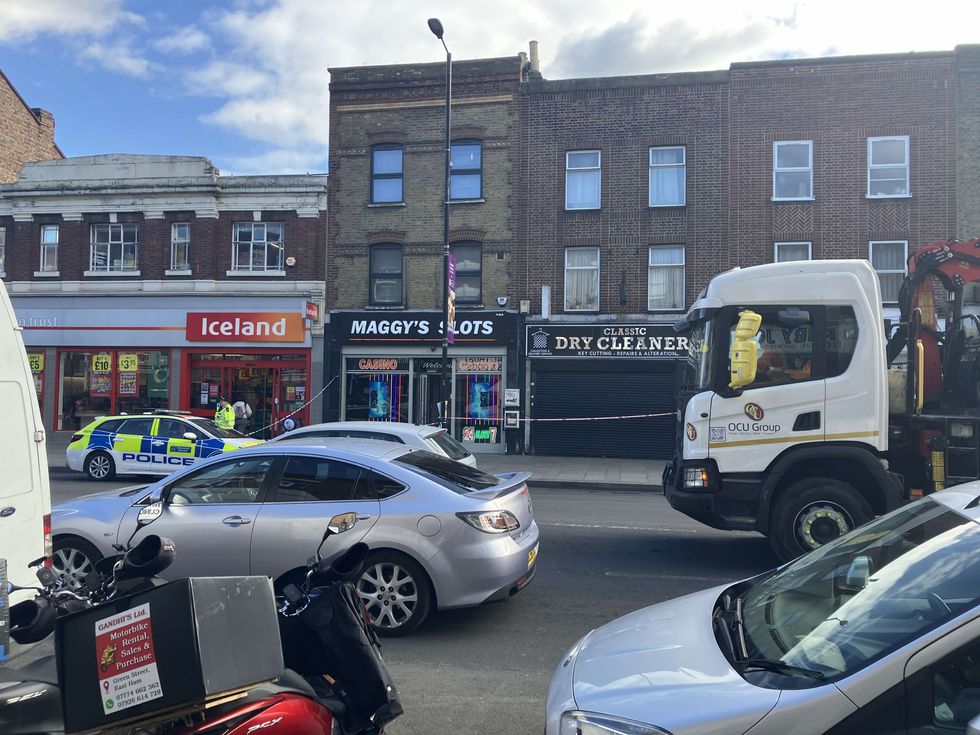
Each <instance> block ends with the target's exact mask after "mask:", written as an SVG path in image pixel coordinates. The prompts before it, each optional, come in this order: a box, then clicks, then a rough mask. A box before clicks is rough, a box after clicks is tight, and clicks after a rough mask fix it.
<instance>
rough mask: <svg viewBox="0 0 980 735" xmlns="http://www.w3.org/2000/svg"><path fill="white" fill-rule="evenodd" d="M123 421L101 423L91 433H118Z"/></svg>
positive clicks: (113, 420)
mask: <svg viewBox="0 0 980 735" xmlns="http://www.w3.org/2000/svg"><path fill="white" fill-rule="evenodd" d="M123 421H125V419H108V420H107V421H103V422H102V423H101V424H99V425H98V426H96V427H95V428H94V429H92V431H105V432H108V433H113V432H118V431H119V427H120V426H122V425H123Z"/></svg>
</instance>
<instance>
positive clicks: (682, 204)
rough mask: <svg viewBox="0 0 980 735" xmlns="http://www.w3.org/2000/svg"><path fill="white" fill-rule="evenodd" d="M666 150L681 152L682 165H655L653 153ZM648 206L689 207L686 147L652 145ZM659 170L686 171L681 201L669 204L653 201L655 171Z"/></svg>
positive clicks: (648, 175)
mask: <svg viewBox="0 0 980 735" xmlns="http://www.w3.org/2000/svg"><path fill="white" fill-rule="evenodd" d="M664 150H679V151H680V152H681V153H682V154H683V156H682V160H681V162H680V163H654V162H653V152H654V151H664ZM647 164H648V166H649V171H648V172H647V205H648V206H650V207H686V206H687V146H686V145H652V146H650V148H649V149H648V150H647ZM657 168H679V169H681V170H683V171H684V186H683V188H682V189H681V200H680V201H679V202H670V203H667V204H658V203H656V202H654V201H653V170H654V169H657Z"/></svg>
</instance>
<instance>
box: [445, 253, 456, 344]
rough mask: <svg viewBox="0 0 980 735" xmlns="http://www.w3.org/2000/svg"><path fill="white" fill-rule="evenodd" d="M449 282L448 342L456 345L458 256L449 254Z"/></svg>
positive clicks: (447, 297)
mask: <svg viewBox="0 0 980 735" xmlns="http://www.w3.org/2000/svg"><path fill="white" fill-rule="evenodd" d="M446 278H447V279H448V281H449V289H448V291H447V292H446V300H447V302H448V306H447V308H446V322H447V323H448V324H449V329H447V330H446V341H447V342H448V343H449V344H451V345H452V344H456V256H455V255H453V254H452V253H450V254H449V273H448V275H447V276H446Z"/></svg>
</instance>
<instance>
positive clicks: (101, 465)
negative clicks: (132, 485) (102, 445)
mask: <svg viewBox="0 0 980 735" xmlns="http://www.w3.org/2000/svg"><path fill="white" fill-rule="evenodd" d="M85 474H86V475H88V476H89V477H90V478H91V479H93V480H111V479H113V478H114V477H115V476H116V462H115V460H113V458H112V455H110V454H109V453H108V452H92V453H91V454H90V455H89V456H88V457H86V458H85Z"/></svg>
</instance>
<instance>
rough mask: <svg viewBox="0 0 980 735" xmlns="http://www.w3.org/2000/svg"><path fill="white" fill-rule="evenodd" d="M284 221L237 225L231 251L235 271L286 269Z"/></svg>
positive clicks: (232, 265)
mask: <svg viewBox="0 0 980 735" xmlns="http://www.w3.org/2000/svg"><path fill="white" fill-rule="evenodd" d="M282 232H283V227H282V222H236V223H235V230H234V243H233V247H232V251H231V269H232V270H233V271H251V272H279V271H281V270H283V267H284V263H285V260H286V259H285V258H284V257H283V250H284V249H285V247H286V246H285V243H284V242H283V238H282Z"/></svg>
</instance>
